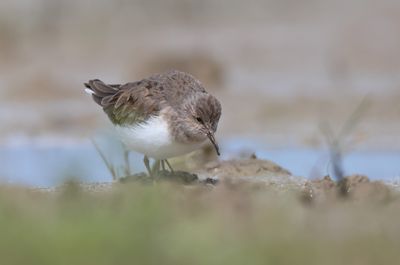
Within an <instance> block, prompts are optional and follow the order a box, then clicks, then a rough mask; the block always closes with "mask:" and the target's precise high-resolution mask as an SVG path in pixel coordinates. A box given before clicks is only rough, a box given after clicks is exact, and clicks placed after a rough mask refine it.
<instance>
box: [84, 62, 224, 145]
mask: <svg viewBox="0 0 400 265" xmlns="http://www.w3.org/2000/svg"><path fill="white" fill-rule="evenodd" d="M85 86H86V87H87V88H89V89H90V90H91V91H92V92H93V93H92V97H93V99H94V101H95V102H96V103H97V104H99V105H100V106H102V107H103V109H104V111H105V112H106V113H107V115H108V117H109V118H110V120H111V121H112V122H113V123H114V124H115V125H127V124H129V125H134V124H137V123H141V122H145V121H146V120H147V119H148V118H149V117H151V116H158V115H161V116H163V117H164V118H166V119H167V120H168V124H169V131H170V133H171V135H172V136H173V137H174V139H175V140H176V141H177V142H180V143H191V142H201V141H204V139H205V138H206V137H209V138H210V137H212V139H213V137H214V136H213V134H214V133H215V131H216V130H217V125H218V121H219V118H220V116H221V105H220V103H219V101H218V100H217V99H216V98H215V97H214V96H212V95H210V94H209V93H207V91H206V90H205V89H204V87H203V85H202V84H201V83H200V81H198V80H197V79H196V78H194V77H193V76H192V75H190V74H187V73H184V72H180V71H176V70H173V71H169V72H166V73H162V74H155V75H152V76H150V77H148V78H145V79H142V80H140V81H136V82H130V83H126V84H123V85H107V84H105V83H103V82H102V81H100V80H98V79H95V80H90V81H89V82H88V83H86V84H85ZM210 134H211V135H210ZM212 139H211V138H210V140H211V141H215V140H212Z"/></svg>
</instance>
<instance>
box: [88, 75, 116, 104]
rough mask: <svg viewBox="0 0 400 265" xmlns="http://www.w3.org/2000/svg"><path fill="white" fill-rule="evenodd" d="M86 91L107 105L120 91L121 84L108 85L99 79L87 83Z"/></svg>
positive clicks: (94, 98) (96, 100) (97, 101)
mask: <svg viewBox="0 0 400 265" xmlns="http://www.w3.org/2000/svg"><path fill="white" fill-rule="evenodd" d="M85 87H86V88H85V92H86V93H88V94H90V95H92V98H93V100H94V101H95V102H96V103H97V104H99V105H100V106H102V107H106V106H107V105H108V104H109V103H110V101H111V99H112V98H113V97H114V96H115V94H116V93H118V91H120V87H121V85H118V84H116V85H107V84H105V83H104V82H103V81H101V80H99V79H93V80H89V82H87V83H85Z"/></svg>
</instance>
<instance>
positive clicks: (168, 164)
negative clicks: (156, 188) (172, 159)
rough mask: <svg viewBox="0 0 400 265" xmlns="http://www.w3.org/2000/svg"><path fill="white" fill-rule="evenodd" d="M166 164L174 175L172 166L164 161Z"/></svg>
mask: <svg viewBox="0 0 400 265" xmlns="http://www.w3.org/2000/svg"><path fill="white" fill-rule="evenodd" d="M164 161H165V163H167V166H168V167H169V170H171V173H174V169H173V168H172V167H171V164H170V163H169V162H168V160H167V159H164Z"/></svg>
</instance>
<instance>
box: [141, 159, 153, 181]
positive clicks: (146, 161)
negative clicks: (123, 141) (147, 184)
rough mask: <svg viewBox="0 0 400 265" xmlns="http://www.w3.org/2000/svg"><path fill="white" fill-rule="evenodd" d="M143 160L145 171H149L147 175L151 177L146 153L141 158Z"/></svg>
mask: <svg viewBox="0 0 400 265" xmlns="http://www.w3.org/2000/svg"><path fill="white" fill-rule="evenodd" d="M143 162H144V165H145V167H146V169H147V172H148V173H149V176H150V177H152V176H153V173H152V172H151V169H150V162H149V158H148V157H147V156H146V155H145V156H144V158H143Z"/></svg>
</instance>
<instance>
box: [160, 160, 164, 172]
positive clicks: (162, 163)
mask: <svg viewBox="0 0 400 265" xmlns="http://www.w3.org/2000/svg"><path fill="white" fill-rule="evenodd" d="M161 168H162V170H163V171H165V160H161Z"/></svg>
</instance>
